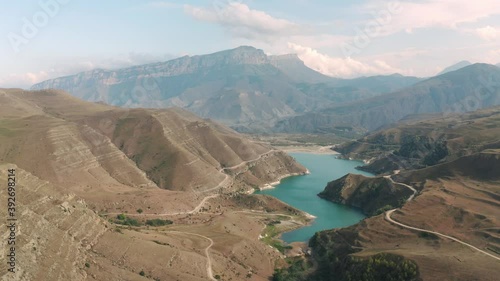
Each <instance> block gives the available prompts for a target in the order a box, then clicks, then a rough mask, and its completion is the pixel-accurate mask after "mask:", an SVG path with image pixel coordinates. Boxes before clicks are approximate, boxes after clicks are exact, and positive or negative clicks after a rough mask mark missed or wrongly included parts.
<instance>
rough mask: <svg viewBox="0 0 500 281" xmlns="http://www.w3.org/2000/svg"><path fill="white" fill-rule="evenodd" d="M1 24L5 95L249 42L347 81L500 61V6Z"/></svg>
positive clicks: (95, 11) (180, 6) (357, 6)
mask: <svg viewBox="0 0 500 281" xmlns="http://www.w3.org/2000/svg"><path fill="white" fill-rule="evenodd" d="M0 19H1V25H0V63H1V66H0V87H4V88H5V87H20V88H29V87H30V86H31V85H32V84H34V83H37V82H40V81H43V80H46V79H50V78H55V77H60V76H65V75H71V74H76V73H78V72H81V71H87V70H91V69H95V68H104V69H117V68H122V67H127V66H131V65H139V64H144V63H151V62H158V61H166V60H169V59H173V58H176V57H180V56H184V55H201V54H208V53H213V52H217V51H221V50H226V49H231V48H235V47H238V46H241V45H250V46H254V47H256V48H259V49H262V50H264V51H265V52H266V53H267V54H273V55H276V54H287V53H296V54H298V56H299V57H300V58H301V59H302V60H303V61H304V62H305V64H306V65H307V66H309V67H311V68H313V69H315V70H317V71H319V72H322V73H324V74H326V75H330V76H335V77H344V78H352V77H359V76H369V75H379V74H392V73H400V74H403V75H412V76H419V77H429V76H432V75H435V74H436V73H438V72H439V71H441V70H442V69H444V68H445V67H447V66H450V65H452V64H454V63H457V62H459V61H462V60H468V61H470V62H472V63H475V62H484V63H491V64H497V63H500V1H499V0H475V1H470V0H399V1H398V0H395V1H382V0H352V1H345V0H312V1H306V0H237V1H230V0H197V1H195V0H191V1H154V0H151V1H148V0H106V1H103V0H99V1H97V0H25V1H2V3H1V4H0Z"/></svg>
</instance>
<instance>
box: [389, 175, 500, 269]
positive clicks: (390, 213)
mask: <svg viewBox="0 0 500 281" xmlns="http://www.w3.org/2000/svg"><path fill="white" fill-rule="evenodd" d="M384 177H385V178H387V179H389V180H390V181H391V182H392V183H394V184H397V185H401V186H404V187H406V188H409V189H410V190H411V191H413V194H412V195H411V196H410V197H408V200H406V201H407V202H408V201H411V200H412V199H413V198H414V197H415V195H416V194H417V190H416V189H415V188H413V187H412V186H410V185H407V184H405V183H401V182H395V181H394V180H393V179H392V177H391V176H384ZM396 210H397V209H392V210H389V211H387V212H386V213H385V219H386V220H387V221H389V222H390V223H393V224H395V225H399V226H401V227H404V228H407V229H411V230H415V231H420V232H425V233H430V234H434V235H437V236H440V237H443V238H447V239H450V240H452V241H455V242H458V243H460V244H462V245H464V246H467V247H469V248H471V249H472V250H474V251H477V252H480V253H482V254H485V255H487V256H489V257H491V258H494V259H496V260H498V261H500V257H497V256H495V255H493V254H490V253H488V252H486V251H483V250H481V249H479V248H477V247H475V246H473V245H471V244H469V243H466V242H464V241H461V240H459V239H457V238H455V237H451V236H449V235H445V234H442V233H439V232H436V231H430V230H426V229H422V228H417V227H413V226H409V225H406V224H403V223H400V222H398V221H395V220H394V219H393V218H391V215H392V213H394V212H395V211H396Z"/></svg>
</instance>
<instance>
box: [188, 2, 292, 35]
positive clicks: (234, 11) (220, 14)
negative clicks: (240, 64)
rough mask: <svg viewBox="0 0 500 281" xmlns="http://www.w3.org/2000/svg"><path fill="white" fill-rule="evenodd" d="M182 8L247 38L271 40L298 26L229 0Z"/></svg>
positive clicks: (194, 15) (201, 18)
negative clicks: (206, 6)
mask: <svg viewBox="0 0 500 281" xmlns="http://www.w3.org/2000/svg"><path fill="white" fill-rule="evenodd" d="M184 10H185V12H186V13H187V14H189V15H191V16H192V17H194V18H195V19H198V20H201V21H206V22H211V23H216V24H219V25H221V26H223V27H224V28H226V29H227V30H228V31H229V32H231V34H232V35H234V36H236V37H242V38H247V39H264V40H271V39H272V37H274V36H280V35H290V34H297V33H298V32H299V30H300V28H299V26H298V25H297V24H295V23H293V22H290V21H288V20H285V19H279V18H275V17H272V16H271V15H269V14H267V13H265V12H263V11H259V10H252V9H250V8H249V7H248V6H247V5H246V4H242V3H237V2H229V3H228V4H226V5H223V6H220V7H217V6H215V5H214V6H213V7H212V8H201V7H195V6H191V5H185V6H184Z"/></svg>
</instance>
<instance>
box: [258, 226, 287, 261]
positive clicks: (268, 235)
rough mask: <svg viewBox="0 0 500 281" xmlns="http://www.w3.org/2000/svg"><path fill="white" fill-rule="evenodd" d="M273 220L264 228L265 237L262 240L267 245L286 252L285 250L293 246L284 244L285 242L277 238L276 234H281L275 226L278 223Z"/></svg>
mask: <svg viewBox="0 0 500 281" xmlns="http://www.w3.org/2000/svg"><path fill="white" fill-rule="evenodd" d="M273 222H276V221H273ZM273 222H271V223H269V224H268V225H267V227H266V228H265V229H264V233H263V237H262V239H261V240H262V241H263V242H264V243H266V244H267V245H269V246H271V247H273V248H275V249H277V250H278V251H280V253H285V250H287V249H291V248H292V247H290V246H288V245H283V243H282V242H281V241H280V240H279V239H277V238H276V236H278V234H279V231H278V229H277V228H276V226H275V224H276V223H273Z"/></svg>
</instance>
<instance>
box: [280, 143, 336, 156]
mask: <svg viewBox="0 0 500 281" xmlns="http://www.w3.org/2000/svg"><path fill="white" fill-rule="evenodd" d="M276 148H277V149H280V150H283V151H284V152H287V153H290V152H295V153H296V152H299V153H300V152H304V153H311V154H331V155H338V154H340V153H338V152H337V151H335V150H332V149H331V148H332V146H320V145H302V146H301V145H290V146H276Z"/></svg>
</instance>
